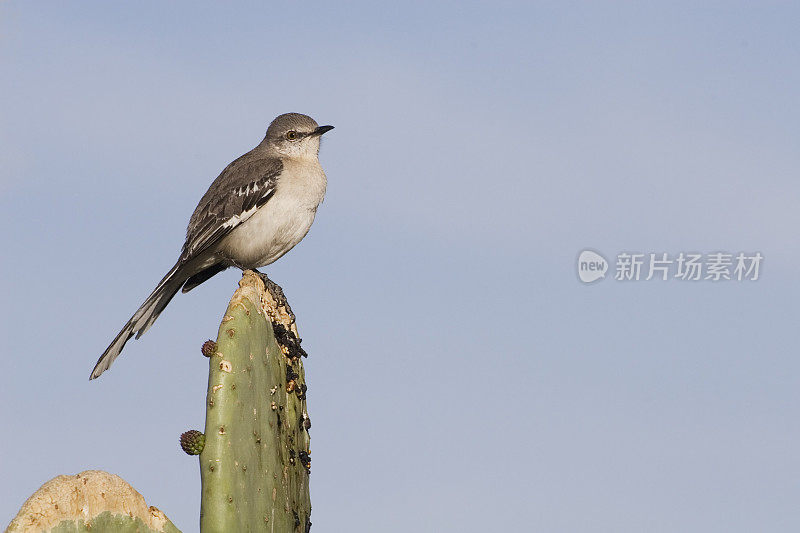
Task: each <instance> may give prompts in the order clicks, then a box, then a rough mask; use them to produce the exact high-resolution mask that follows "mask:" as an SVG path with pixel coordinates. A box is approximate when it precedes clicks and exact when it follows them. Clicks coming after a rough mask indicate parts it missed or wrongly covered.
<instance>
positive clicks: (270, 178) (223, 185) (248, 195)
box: [181, 153, 283, 260]
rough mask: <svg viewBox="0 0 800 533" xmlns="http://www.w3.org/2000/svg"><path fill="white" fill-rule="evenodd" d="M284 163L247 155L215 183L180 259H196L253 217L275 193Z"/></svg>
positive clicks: (202, 202)
mask: <svg viewBox="0 0 800 533" xmlns="http://www.w3.org/2000/svg"><path fill="white" fill-rule="evenodd" d="M282 171H283V163H281V160H280V159H277V158H256V157H254V156H253V155H252V153H250V154H245V155H243V156H242V157H240V158H239V159H237V160H236V161H234V162H233V163H231V164H230V165H228V166H227V167H226V168H225V170H223V171H222V173H221V174H220V175H219V177H217V179H215V180H214V183H212V184H211V187H209V188H208V191H207V192H206V193H205V194H204V195H203V198H201V199H200V203H199V204H197V208H196V209H195V210H194V213H193V214H192V218H191V219H190V220H189V227H188V228H187V230H186V242H185V243H184V245H183V252H182V253H181V257H182V258H183V259H184V260H189V259H190V258H193V257H197V255H198V254H200V253H201V252H203V251H204V250H206V249H208V247H209V246H211V245H213V244H215V243H217V242H219V240H220V239H221V238H222V237H224V236H225V235H227V234H228V233H230V232H231V231H233V229H234V228H235V227H236V226H238V225H239V224H241V223H242V222H244V221H245V220H247V219H248V218H250V217H251V216H253V214H254V213H255V212H256V210H258V208H259V207H261V206H263V205H264V204H266V203H267V201H268V200H269V199H270V198H271V197H272V195H273V194H274V193H275V187H276V185H277V182H278V176H280V174H281V172H282Z"/></svg>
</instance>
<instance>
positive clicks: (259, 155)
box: [89, 113, 333, 380]
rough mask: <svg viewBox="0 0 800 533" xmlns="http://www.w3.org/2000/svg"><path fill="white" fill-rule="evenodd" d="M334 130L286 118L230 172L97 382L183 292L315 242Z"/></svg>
mask: <svg viewBox="0 0 800 533" xmlns="http://www.w3.org/2000/svg"><path fill="white" fill-rule="evenodd" d="M332 129H333V126H320V125H318V124H317V122H316V121H315V120H314V119H313V118H311V117H309V116H308V115H303V114H300V113H285V114H283V115H279V116H278V117H276V118H275V120H273V121H272V122H271V123H270V125H269V127H268V128H267V133H266V135H265V136H264V139H263V140H262V141H261V142H260V143H259V144H258V146H256V147H255V148H253V149H252V150H251V151H249V152H247V153H246V154H244V155H243V156H241V157H239V158H238V159H236V160H234V161H233V162H232V163H231V164H229V165H228V166H227V167H225V169H224V170H223V171H222V172H221V173H220V175H219V176H218V177H217V179H215V180H214V181H213V183H212V184H211V186H210V187H209V188H208V191H206V193H205V194H204V195H203V197H202V198H201V199H200V202H199V203H198V204H197V207H196V208H195V210H194V212H193V213H192V216H191V218H190V219H189V225H188V227H187V229H186V241H185V242H184V244H183V247H182V249H181V253H180V255H179V257H178V260H177V262H176V263H175V265H174V266H173V267H172V268H171V269H170V270H169V272H167V274H166V275H165V276H164V278H163V279H162V280H161V281H160V282H159V283H158V285H156V288H155V289H153V292H152V293H150V296H148V297H147V299H146V300H145V301H144V303H143V304H142V305H141V306H140V307H139V309H138V310H137V311H136V312H135V313H134V314H133V316H132V317H131V318H130V320H128V322H127V323H126V324H125V326H124V327H123V328H122V330H121V331H120V332H119V334H118V335H117V336H116V337H115V338H114V340H113V341H112V342H111V344H110V345H109V346H108V348H106V350H105V352H103V355H101V356H100V358H99V359H98V360H97V364H96V365H95V367H94V369H93V370H92V373H91V375H90V376H89V379H90V380H92V379H96V378H98V377H100V375H101V374H102V373H103V372H105V371H106V370H108V368H109V367H110V366H111V364H112V363H113V362H114V360H115V359H116V358H117V357H118V356H119V354H120V353H121V352H122V349H123V347H124V346H125V343H126V342H128V340H129V339H130V338H131V337H133V336H134V335H135V336H136V338H137V339H138V338H139V337H141V336H142V335H144V334H145V333H146V332H147V330H148V329H150V327H151V326H152V325H153V322H155V320H156V319H157V318H158V316H159V315H160V314H161V312H162V311H164V308H165V307H166V306H167V304H168V303H169V302H170V301H171V300H172V298H173V297H174V296H175V295H176V294H177V293H178V291H179V290H180V291H182V292H189V291H190V290H192V289H193V288H195V287H197V286H198V285H200V284H201V283H203V282H205V281H207V280H209V279H210V278H211V277H212V276H215V275H216V274H219V273H220V272H222V271H224V270H225V269H227V268H230V267H237V268H240V269H242V270H247V269H252V270H255V269H256V268H259V267H263V266H266V265H269V264H271V263H273V262H275V261H277V260H278V259H280V258H281V257H282V256H283V255H284V254H285V253H286V252H288V251H289V250H291V249H292V248H293V247H294V246H295V245H296V244H297V243H299V242H300V241H301V240H302V239H303V237H305V236H306V234H308V231H309V229H310V228H311V224H312V223H313V222H314V217H315V215H316V212H317V208H318V207H319V205H320V204H321V203H322V200H323V198H324V197H325V189H326V187H327V178H326V177H325V172H324V171H323V170H322V166H321V165H320V162H319V148H320V140H321V137H322V135H323V134H324V133H326V132H328V131H330V130H332Z"/></svg>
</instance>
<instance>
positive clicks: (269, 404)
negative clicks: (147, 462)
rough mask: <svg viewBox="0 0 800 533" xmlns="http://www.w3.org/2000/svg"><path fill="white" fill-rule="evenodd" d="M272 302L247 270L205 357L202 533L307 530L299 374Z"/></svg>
mask: <svg viewBox="0 0 800 533" xmlns="http://www.w3.org/2000/svg"><path fill="white" fill-rule="evenodd" d="M281 296H282V295H281ZM276 300H278V299H277V298H276V297H275V296H274V295H273V293H271V292H270V291H267V290H265V285H264V282H263V281H262V279H261V278H260V277H259V275H258V274H257V273H255V272H252V271H246V272H245V273H244V274H243V276H242V280H241V281H240V282H239V289H238V290H237V291H236V292H235V293H234V295H233V298H232V299H231V301H230V304H229V306H228V309H227V311H226V312H225V316H224V318H223V319H222V324H221V325H220V328H219V335H218V337H217V342H216V346H215V347H214V348H215V349H214V350H213V351H212V350H210V349H209V345H208V344H206V345H205V346H206V348H205V349H204V350H203V352H204V355H205V354H210V358H209V376H208V393H207V397H206V427H205V443H204V446H203V447H202V452H201V453H200V456H199V457H200V476H201V480H202V504H201V510H200V529H201V531H203V532H204V533H211V532H217V531H258V530H267V529H269V530H270V531H281V532H290V531H292V532H294V531H297V532H301V533H302V532H305V531H308V529H309V528H310V526H311V522H310V519H309V516H310V513H311V501H310V498H309V490H308V481H309V479H308V477H309V471H310V461H311V460H310V456H309V437H308V431H307V429H308V427H309V425H310V424H309V421H308V414H307V412H306V406H305V393H306V385H305V373H304V371H303V365H302V362H301V361H300V357H299V356H298V354H299V353H301V352H300V351H299V350H298V348H299V340H297V330H296V328H295V325H294V322H293V319H292V318H293V317H291V318H290V312H289V313H287V307H286V306H285V305H281V304H282V302H280V301H279V300H278V301H276ZM276 331H277V332H279V334H280V337H281V340H282V341H283V343H284V344H283V346H281V345H279V344H278V342H277V341H276V338H275V332H276Z"/></svg>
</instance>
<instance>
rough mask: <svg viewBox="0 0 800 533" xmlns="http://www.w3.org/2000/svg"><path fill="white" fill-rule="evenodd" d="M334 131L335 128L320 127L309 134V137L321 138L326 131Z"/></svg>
mask: <svg viewBox="0 0 800 533" xmlns="http://www.w3.org/2000/svg"><path fill="white" fill-rule="evenodd" d="M332 129H333V126H320V127H318V128H317V129H315V130H314V131H312V132H311V133H309V135H308V136H309V137H319V136H320V135H322V134H323V133H325V132H326V131H331V130H332Z"/></svg>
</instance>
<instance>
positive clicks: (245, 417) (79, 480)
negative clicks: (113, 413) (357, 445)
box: [7, 271, 311, 533]
mask: <svg viewBox="0 0 800 533" xmlns="http://www.w3.org/2000/svg"><path fill="white" fill-rule="evenodd" d="M266 282H267V285H266V286H265V283H264V281H263V280H262V278H261V277H260V276H259V275H258V274H257V273H256V272H252V271H246V272H245V273H244V274H243V276H242V280H241V281H240V282H239V289H237V290H236V292H235V293H234V294H233V298H231V301H230V304H229V305H228V309H227V311H226V312H225V316H224V318H223V319H222V324H221V325H220V328H219V336H218V338H217V342H216V343H215V342H213V341H208V342H206V343H205V344H203V347H202V350H201V351H202V353H203V355H204V356H206V357H208V359H209V374H208V393H207V396H206V428H205V433H202V432H200V431H197V430H190V431H187V432H185V433H183V434H182V435H181V438H180V444H181V448H183V450H184V451H185V452H186V453H188V454H190V455H198V454H199V458H200V479H201V481H202V500H201V508H200V530H201V531H202V532H203V533H212V532H218V531H220V532H229V531H267V530H268V531H280V532H281V533H284V532H297V533H307V532H308V531H309V529H310V527H311V520H310V518H309V517H310V515H311V501H310V498H309V491H308V477H309V473H310V470H311V456H310V449H309V437H308V429H309V428H310V427H311V420H310V419H309V418H308V413H307V411H306V401H305V399H306V390H307V388H306V384H305V371H304V370H303V363H302V360H301V359H302V357H304V356H305V355H306V353H305V351H303V349H302V348H301V347H300V339H299V338H298V335H297V327H296V326H295V322H294V315H293V314H292V312H291V308H290V307H289V304H288V303H287V302H286V299H285V297H284V296H283V291H281V289H280V287H278V286H277V285H275V284H274V283H272V282H270V281H269V280H266ZM276 339H277V340H276ZM7 531H8V532H17V531H20V532H21V531H26V532H27V531H48V532H59V533H73V532H74V533H77V532H83V531H121V532H126V531H130V532H138V533H144V532H161V533H180V532H179V531H178V529H177V528H176V527H175V526H174V525H173V524H172V522H170V521H169V519H168V518H167V517H166V516H165V515H164V513H162V512H161V511H159V510H158V509H156V508H155V507H147V505H146V504H145V500H144V498H143V497H142V495H141V494H139V493H138V492H136V491H135V490H134V489H133V487H131V486H130V485H128V484H127V483H126V482H125V481H124V480H123V479H122V478H120V477H118V476H115V475H113V474H108V473H106V472H100V471H95V470H91V471H86V472H81V473H80V474H77V475H75V476H59V477H57V478H54V479H52V480H50V481H48V482H47V483H45V484H44V485H43V486H42V487H41V488H40V489H39V490H38V491H37V492H36V493H34V494H33V495H32V496H31V497H30V498H28V500H27V501H26V502H25V504H24V505H23V506H22V509H21V510H20V512H19V514H18V515H17V516H16V517H15V518H14V520H12V522H11V524H9V526H8V529H7Z"/></svg>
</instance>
